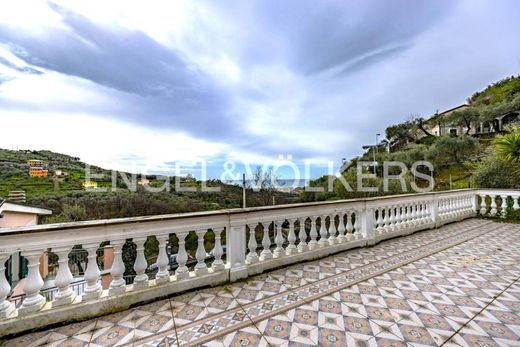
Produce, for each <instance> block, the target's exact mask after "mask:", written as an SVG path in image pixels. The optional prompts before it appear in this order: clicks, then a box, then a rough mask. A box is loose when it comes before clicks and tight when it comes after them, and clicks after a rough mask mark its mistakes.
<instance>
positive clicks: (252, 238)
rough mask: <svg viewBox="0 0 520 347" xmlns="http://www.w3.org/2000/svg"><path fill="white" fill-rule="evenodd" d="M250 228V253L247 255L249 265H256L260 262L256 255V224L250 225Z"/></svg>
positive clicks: (248, 243)
mask: <svg viewBox="0 0 520 347" xmlns="http://www.w3.org/2000/svg"><path fill="white" fill-rule="evenodd" d="M248 227H249V241H248V242H247V248H248V249H249V253H247V258H246V259H247V262H248V263H249V264H254V263H257V262H258V254H257V253H256V247H258V244H257V243H256V224H248Z"/></svg>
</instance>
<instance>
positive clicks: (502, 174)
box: [473, 155, 520, 189]
mask: <svg viewBox="0 0 520 347" xmlns="http://www.w3.org/2000/svg"><path fill="white" fill-rule="evenodd" d="M513 170H514V167H513V165H512V164H511V163H508V162H506V161H504V160H502V159H500V158H499V157H496V156H492V155H491V156H488V157H485V158H484V159H483V160H482V161H480V162H478V163H477V165H476V167H475V169H474V170H473V181H474V183H475V186H477V187H480V188H504V189H511V188H513V189H514V188H519V187H520V175H512V174H511V172H512V171H513Z"/></svg>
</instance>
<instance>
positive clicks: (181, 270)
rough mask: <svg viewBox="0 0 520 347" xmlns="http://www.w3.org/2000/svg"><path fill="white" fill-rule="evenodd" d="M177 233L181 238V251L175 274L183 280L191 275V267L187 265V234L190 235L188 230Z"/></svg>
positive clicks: (178, 254) (178, 237)
mask: <svg viewBox="0 0 520 347" xmlns="http://www.w3.org/2000/svg"><path fill="white" fill-rule="evenodd" d="M175 234H176V235H177V239H178V240H179V252H178V253H177V264H179V267H177V270H175V276H176V278H177V280H183V279H186V278H189V277H190V272H189V269H188V267H187V266H186V262H187V261H188V253H186V236H188V232H187V231H183V232H179V233H175Z"/></svg>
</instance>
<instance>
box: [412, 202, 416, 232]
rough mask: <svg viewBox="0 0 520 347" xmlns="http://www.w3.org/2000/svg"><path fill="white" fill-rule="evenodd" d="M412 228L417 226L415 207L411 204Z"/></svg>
mask: <svg viewBox="0 0 520 347" xmlns="http://www.w3.org/2000/svg"><path fill="white" fill-rule="evenodd" d="M412 226H414V227H415V226H417V205H415V204H412Z"/></svg>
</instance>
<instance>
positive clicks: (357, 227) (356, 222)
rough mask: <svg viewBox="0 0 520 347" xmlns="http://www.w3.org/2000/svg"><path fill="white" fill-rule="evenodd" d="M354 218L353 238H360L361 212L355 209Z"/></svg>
mask: <svg viewBox="0 0 520 347" xmlns="http://www.w3.org/2000/svg"><path fill="white" fill-rule="evenodd" d="M354 218H355V220H354V232H355V233H356V234H355V238H356V239H360V238H361V237H362V235H361V212H359V211H355V213H354Z"/></svg>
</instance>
